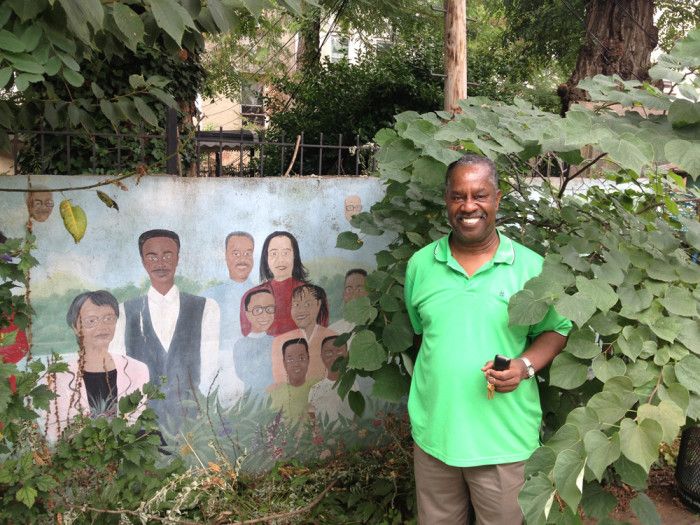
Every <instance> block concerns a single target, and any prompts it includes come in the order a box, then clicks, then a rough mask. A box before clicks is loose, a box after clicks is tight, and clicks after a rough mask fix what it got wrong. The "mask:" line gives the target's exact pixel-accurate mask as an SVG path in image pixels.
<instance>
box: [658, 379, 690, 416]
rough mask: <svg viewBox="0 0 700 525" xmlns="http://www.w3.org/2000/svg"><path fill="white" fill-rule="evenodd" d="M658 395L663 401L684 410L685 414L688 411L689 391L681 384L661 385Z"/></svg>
mask: <svg viewBox="0 0 700 525" xmlns="http://www.w3.org/2000/svg"><path fill="white" fill-rule="evenodd" d="M657 395H658V396H659V399H661V400H662V401H672V402H673V403H674V404H675V405H677V406H679V407H680V408H681V410H683V413H684V414H685V411H686V410H688V404H689V403H690V393H689V392H688V389H687V388H686V387H684V386H683V385H681V384H680V383H671V384H669V385H665V384H663V383H662V384H660V385H659V389H658V391H657Z"/></svg>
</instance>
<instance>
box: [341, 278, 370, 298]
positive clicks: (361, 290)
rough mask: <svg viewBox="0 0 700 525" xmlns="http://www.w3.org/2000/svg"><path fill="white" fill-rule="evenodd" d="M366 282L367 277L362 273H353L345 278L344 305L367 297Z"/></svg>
mask: <svg viewBox="0 0 700 525" xmlns="http://www.w3.org/2000/svg"><path fill="white" fill-rule="evenodd" d="M365 280H366V278H365V276H364V275H362V274H361V273H351V274H350V275H348V276H347V277H346V278H345V290H343V302H344V303H347V302H350V301H352V300H353V299H357V298H358V297H365V296H366V295H367V290H366V289H365Z"/></svg>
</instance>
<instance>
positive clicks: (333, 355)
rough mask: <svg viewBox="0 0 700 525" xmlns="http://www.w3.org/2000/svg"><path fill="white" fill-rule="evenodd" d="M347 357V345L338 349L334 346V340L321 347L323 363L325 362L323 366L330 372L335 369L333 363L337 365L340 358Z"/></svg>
mask: <svg viewBox="0 0 700 525" xmlns="http://www.w3.org/2000/svg"><path fill="white" fill-rule="evenodd" d="M347 355H348V347H347V345H341V346H339V347H338V346H335V345H334V344H333V341H332V340H331V341H326V342H325V343H323V346H322V347H321V361H323V366H325V367H326V370H328V371H329V372H330V371H331V368H332V367H333V363H335V362H336V360H337V359H338V358H339V357H347Z"/></svg>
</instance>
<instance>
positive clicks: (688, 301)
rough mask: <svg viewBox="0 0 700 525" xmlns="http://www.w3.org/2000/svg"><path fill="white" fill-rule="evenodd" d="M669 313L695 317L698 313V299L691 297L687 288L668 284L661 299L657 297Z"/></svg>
mask: <svg viewBox="0 0 700 525" xmlns="http://www.w3.org/2000/svg"><path fill="white" fill-rule="evenodd" d="M659 302H660V303H661V304H662V305H663V307H664V308H666V310H668V312H669V313H672V314H675V315H682V316H686V317H696V316H697V315H698V301H697V300H696V299H695V298H693V296H692V295H691V293H690V291H689V290H688V289H687V288H681V287H679V286H670V287H669V288H668V290H666V294H665V295H664V297H663V299H659Z"/></svg>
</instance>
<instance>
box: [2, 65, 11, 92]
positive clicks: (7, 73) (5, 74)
mask: <svg viewBox="0 0 700 525" xmlns="http://www.w3.org/2000/svg"><path fill="white" fill-rule="evenodd" d="M11 77H12V68H11V67H4V68H2V69H0V89H3V88H4V87H5V86H7V83H8V82H9V81H10V78H11Z"/></svg>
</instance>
